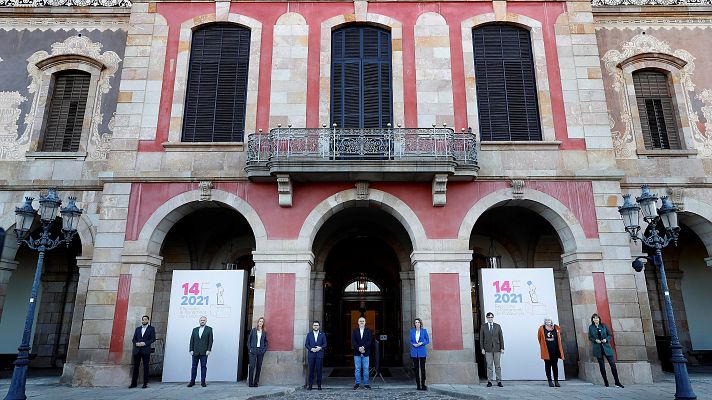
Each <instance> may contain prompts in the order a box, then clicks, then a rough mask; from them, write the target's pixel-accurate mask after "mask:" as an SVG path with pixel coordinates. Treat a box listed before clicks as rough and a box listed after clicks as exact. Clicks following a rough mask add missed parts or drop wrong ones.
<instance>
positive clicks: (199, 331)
mask: <svg viewBox="0 0 712 400" xmlns="http://www.w3.org/2000/svg"><path fill="white" fill-rule="evenodd" d="M204 330H205V327H204V326H201V327H200V328H198V337H199V338H201V339H202V338H203V331H204Z"/></svg>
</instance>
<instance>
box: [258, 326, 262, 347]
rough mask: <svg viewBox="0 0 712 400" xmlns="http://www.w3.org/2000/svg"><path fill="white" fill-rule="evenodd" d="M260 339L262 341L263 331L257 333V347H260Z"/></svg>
mask: <svg viewBox="0 0 712 400" xmlns="http://www.w3.org/2000/svg"><path fill="white" fill-rule="evenodd" d="M260 339H262V331H260V330H258V331H257V347H260Z"/></svg>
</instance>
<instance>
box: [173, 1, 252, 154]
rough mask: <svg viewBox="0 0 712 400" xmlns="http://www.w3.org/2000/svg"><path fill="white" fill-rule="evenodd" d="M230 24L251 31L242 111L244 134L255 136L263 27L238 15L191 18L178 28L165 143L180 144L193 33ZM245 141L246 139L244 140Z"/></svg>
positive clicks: (209, 15)
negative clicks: (217, 25)
mask: <svg viewBox="0 0 712 400" xmlns="http://www.w3.org/2000/svg"><path fill="white" fill-rule="evenodd" d="M219 22H229V23H233V24H236V25H242V26H244V27H246V28H249V29H250V32H251V33H250V61H249V65H248V67H247V76H248V77H249V79H248V81H247V99H246V100H247V101H246V103H247V107H246V110H245V132H254V131H255V130H256V126H257V89H258V87H257V86H258V82H259V76H260V51H259V50H260V49H261V43H262V23H261V22H260V21H258V20H256V19H254V18H250V17H247V16H244V15H241V14H234V13H229V14H228V15H227V19H225V18H219V17H218V16H217V15H216V14H215V13H212V14H205V15H199V16H196V17H193V18H191V19H189V20H187V21H185V22H183V23H182V24H181V26H180V41H179V42H178V49H179V51H178V54H177V55H176V75H175V79H174V82H173V104H172V105H171V119H172V120H174V121H175V122H172V123H171V125H170V128H169V131H168V141H169V142H174V143H178V142H180V141H181V132H182V130H183V115H184V112H185V96H186V90H187V88H188V85H187V82H188V70H189V69H190V49H191V45H192V42H193V32H194V31H195V30H196V29H198V28H201V27H203V26H205V25H210V24H213V23H219ZM245 139H246V137H245Z"/></svg>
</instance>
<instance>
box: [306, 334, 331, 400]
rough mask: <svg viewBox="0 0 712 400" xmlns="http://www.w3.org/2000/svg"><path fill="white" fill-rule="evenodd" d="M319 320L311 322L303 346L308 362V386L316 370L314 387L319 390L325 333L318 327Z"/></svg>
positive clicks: (310, 386)
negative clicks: (309, 330)
mask: <svg viewBox="0 0 712 400" xmlns="http://www.w3.org/2000/svg"><path fill="white" fill-rule="evenodd" d="M320 327H321V325H320V324H319V321H314V322H313V323H312V331H311V332H309V333H307V338H306V340H305V341H304V347H306V349H307V362H308V364H309V387H307V389H308V390H312V385H313V384H314V371H315V370H316V388H317V390H321V366H322V364H323V362H324V349H326V335H325V334H324V332H321V331H320V330H319V328H320Z"/></svg>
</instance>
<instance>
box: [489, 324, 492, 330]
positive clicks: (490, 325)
mask: <svg viewBox="0 0 712 400" xmlns="http://www.w3.org/2000/svg"><path fill="white" fill-rule="evenodd" d="M489 327H490V332H492V324H489Z"/></svg>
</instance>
